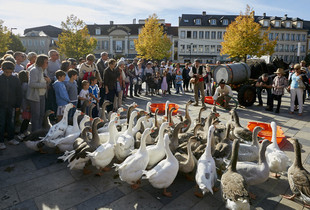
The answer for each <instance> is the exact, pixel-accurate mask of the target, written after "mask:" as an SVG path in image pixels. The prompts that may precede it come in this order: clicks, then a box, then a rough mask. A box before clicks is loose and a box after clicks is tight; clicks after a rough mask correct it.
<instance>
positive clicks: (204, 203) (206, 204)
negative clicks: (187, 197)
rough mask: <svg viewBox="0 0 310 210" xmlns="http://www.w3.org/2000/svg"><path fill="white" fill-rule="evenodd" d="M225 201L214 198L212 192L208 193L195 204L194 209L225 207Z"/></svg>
mask: <svg viewBox="0 0 310 210" xmlns="http://www.w3.org/2000/svg"><path fill="white" fill-rule="evenodd" d="M225 205H226V204H225V202H224V201H219V200H217V199H214V197H213V196H212V195H211V194H209V193H208V194H206V195H205V196H204V197H203V198H202V199H201V201H200V202H198V203H197V204H196V205H195V206H193V207H192V208H191V209H192V210H200V209H208V210H209V209H211V210H212V209H225Z"/></svg>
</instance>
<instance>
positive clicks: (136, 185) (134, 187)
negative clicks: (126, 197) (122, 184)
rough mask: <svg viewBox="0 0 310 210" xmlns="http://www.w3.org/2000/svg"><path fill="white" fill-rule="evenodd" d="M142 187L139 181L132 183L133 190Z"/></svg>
mask: <svg viewBox="0 0 310 210" xmlns="http://www.w3.org/2000/svg"><path fill="white" fill-rule="evenodd" d="M139 187H140V185H139V184H138V183H135V184H132V185H131V188H132V189H133V190H136V189H138V188H139Z"/></svg>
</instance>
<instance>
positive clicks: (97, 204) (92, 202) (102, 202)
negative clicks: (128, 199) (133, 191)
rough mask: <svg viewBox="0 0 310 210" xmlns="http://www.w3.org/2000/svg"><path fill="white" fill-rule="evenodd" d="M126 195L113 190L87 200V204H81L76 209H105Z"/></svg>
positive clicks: (115, 189)
mask: <svg viewBox="0 0 310 210" xmlns="http://www.w3.org/2000/svg"><path fill="white" fill-rule="evenodd" d="M124 195H125V194H124V193H122V192H121V191H120V190H119V189H117V188H113V189H110V190H108V191H106V192H104V193H102V194H99V195H97V196H95V197H93V198H91V199H88V200H86V201H85V202H83V203H81V204H79V205H78V206H77V207H76V209H77V210H83V209H98V208H101V207H104V206H106V205H108V204H110V203H112V202H113V201H115V200H118V199H119V198H121V197H123V196H124Z"/></svg>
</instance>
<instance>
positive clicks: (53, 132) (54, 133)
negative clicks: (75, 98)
mask: <svg viewBox="0 0 310 210" xmlns="http://www.w3.org/2000/svg"><path fill="white" fill-rule="evenodd" d="M73 107H74V105H73V104H71V103H69V104H67V105H66V107H65V110H64V115H63V117H62V119H61V121H59V122H58V123H57V124H55V125H53V126H52V127H51V128H50V130H49V131H48V133H47V134H46V136H45V137H44V138H43V139H42V140H41V141H43V142H44V143H45V144H46V145H47V146H50V147H53V145H54V144H53V143H52V141H53V140H54V139H57V138H59V137H62V136H63V135H65V132H66V130H67V127H68V112H69V110H70V109H71V108H73Z"/></svg>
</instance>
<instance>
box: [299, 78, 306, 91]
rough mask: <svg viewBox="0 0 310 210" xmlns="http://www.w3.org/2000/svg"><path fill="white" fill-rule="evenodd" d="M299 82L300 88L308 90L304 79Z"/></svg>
mask: <svg viewBox="0 0 310 210" xmlns="http://www.w3.org/2000/svg"><path fill="white" fill-rule="evenodd" d="M297 82H298V88H301V89H303V90H305V89H306V85H305V84H304V82H303V81H302V79H299V80H297Z"/></svg>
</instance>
